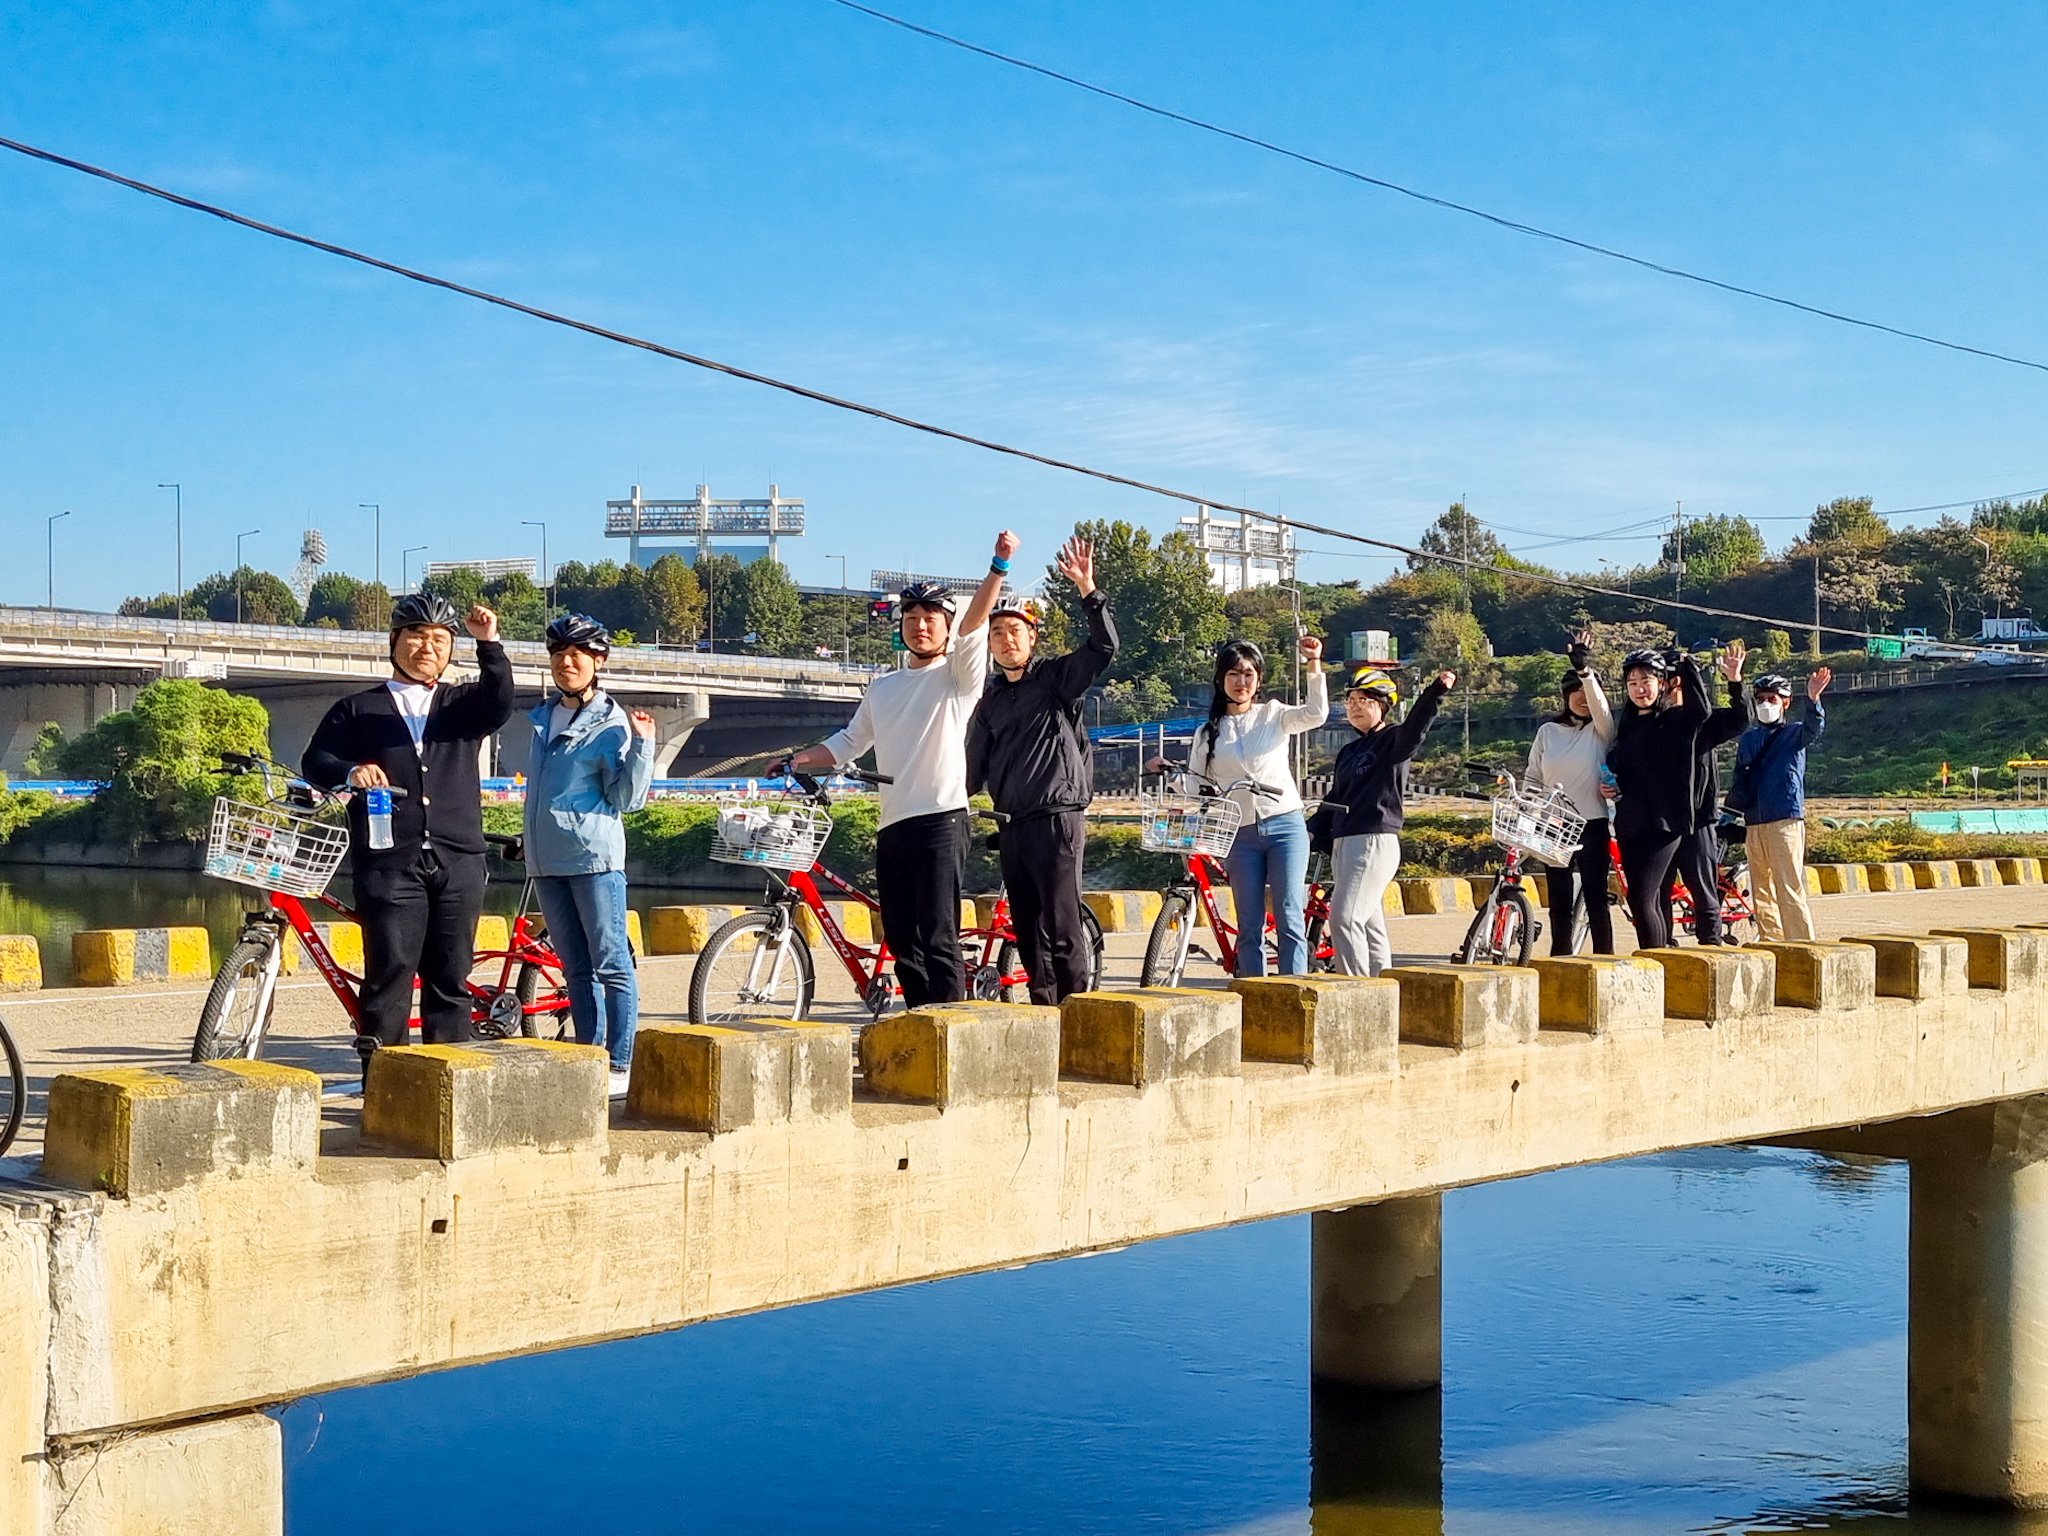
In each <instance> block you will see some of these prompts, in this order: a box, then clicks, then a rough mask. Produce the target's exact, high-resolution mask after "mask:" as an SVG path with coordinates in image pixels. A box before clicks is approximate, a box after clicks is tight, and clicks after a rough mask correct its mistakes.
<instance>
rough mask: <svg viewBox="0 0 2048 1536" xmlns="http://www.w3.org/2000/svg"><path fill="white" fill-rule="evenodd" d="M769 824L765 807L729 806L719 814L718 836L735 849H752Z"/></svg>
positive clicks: (722, 808)
mask: <svg viewBox="0 0 2048 1536" xmlns="http://www.w3.org/2000/svg"><path fill="white" fill-rule="evenodd" d="M768 822H769V815H768V807H767V806H765V805H728V806H723V807H721V808H720V810H719V812H718V835H719V836H720V837H721V838H723V839H724V840H725V842H726V843H727V844H728V845H729V846H731V847H734V848H751V847H753V846H754V840H755V838H756V837H758V836H759V835H760V833H761V832H762V831H764V830H765V829H766V828H767V826H768Z"/></svg>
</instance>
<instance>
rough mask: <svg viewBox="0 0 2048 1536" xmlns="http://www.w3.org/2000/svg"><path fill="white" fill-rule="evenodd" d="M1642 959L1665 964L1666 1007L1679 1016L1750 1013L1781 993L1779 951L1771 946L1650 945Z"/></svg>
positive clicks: (1711, 1019) (1711, 1018) (1765, 1009)
mask: <svg viewBox="0 0 2048 1536" xmlns="http://www.w3.org/2000/svg"><path fill="white" fill-rule="evenodd" d="M1636 958H1637V959H1638V960H1654V961H1656V962H1657V964H1659V965H1661V966H1663V967H1664V1011H1665V1012H1666V1013H1667V1014H1669V1015H1670V1016H1671V1017H1672V1018H1674V1019H1704V1020H1705V1021H1706V1022H1708V1023H1710V1024H1713V1023H1718V1022H1720V1021H1721V1020H1723V1019H1748V1018H1754V1017H1756V1016H1757V1015H1759V1014H1765V1013H1769V1012H1770V1011H1771V1009H1772V1008H1773V1007H1774V1006H1775V1005H1776V1002H1777V995H1778V957H1777V956H1776V955H1774V954H1772V953H1771V952H1770V951H1769V950H1767V949H1753V948H1744V949H1725V948H1714V947H1708V948H1704V949H1645V950H1638V951H1637V952H1636Z"/></svg>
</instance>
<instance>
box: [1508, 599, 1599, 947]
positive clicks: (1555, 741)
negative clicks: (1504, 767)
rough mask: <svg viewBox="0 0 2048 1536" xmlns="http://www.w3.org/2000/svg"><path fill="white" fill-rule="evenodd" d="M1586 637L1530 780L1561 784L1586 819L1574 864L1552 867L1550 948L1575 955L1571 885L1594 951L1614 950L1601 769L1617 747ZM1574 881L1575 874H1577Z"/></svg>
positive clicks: (1577, 638) (1542, 735)
mask: <svg viewBox="0 0 2048 1536" xmlns="http://www.w3.org/2000/svg"><path fill="white" fill-rule="evenodd" d="M1587 642H1588V636H1587V635H1586V634H1585V632H1584V631H1581V632H1580V633H1578V634H1576V635H1573V636H1572V648H1571V663H1572V665H1571V670H1570V671H1568V672H1566V673H1565V675H1564V681H1563V682H1562V683H1561V684H1560V685H1559V689H1558V691H1559V692H1560V693H1561V694H1562V695H1563V699H1562V705H1563V707H1562V708H1560V709H1559V710H1558V712H1557V713H1556V714H1555V715H1553V716H1552V717H1551V718H1550V719H1548V720H1546V721H1544V722H1543V724H1542V725H1541V726H1539V727H1538V728H1537V731H1536V742H1535V745H1534V746H1532V747H1530V748H1529V772H1528V775H1527V782H1529V783H1530V784H1538V785H1542V786H1543V787H1544V788H1546V789H1561V790H1563V791H1564V794H1565V798H1566V799H1567V800H1569V801H1571V804H1572V809H1573V810H1575V811H1577V812H1578V813H1579V814H1580V815H1581V816H1583V817H1585V818H1586V836H1585V841H1584V842H1582V843H1580V844H1579V851H1578V853H1577V855H1576V856H1575V857H1574V858H1573V859H1572V861H1571V863H1570V864H1568V865H1566V866H1565V867H1564V868H1562V869H1552V870H1551V871H1550V881H1549V883H1550V952H1551V953H1552V954H1553V955H1568V954H1570V953H1571V952H1572V947H1573V940H1574V939H1575V937H1576V935H1575V934H1574V933H1573V932H1572V900H1573V888H1574V887H1575V886H1580V885H1583V886H1584V888H1585V892H1586V927H1587V929H1588V930H1589V931H1590V933H1591V934H1592V938H1593V953H1594V954H1596V955H1611V954H1613V953H1614V915H1613V912H1612V911H1611V909H1610V908H1609V907H1608V905H1607V867H1608V854H1607V801H1606V799H1605V797H1603V796H1602V795H1601V793H1600V769H1601V768H1602V766H1603V765H1604V764H1605V763H1606V761H1607V749H1608V748H1609V747H1611V746H1613V745H1614V730H1615V726H1614V714H1613V711H1611V710H1610V709H1609V708H1608V707H1607V695H1606V694H1605V693H1603V692H1602V691H1601V688H1600V679H1599V678H1598V677H1596V676H1595V675H1594V673H1593V669H1592V668H1591V667H1590V666H1589V665H1587V662H1586V646H1587ZM1574 876H1576V877H1577V878H1576V879H1574V878H1573V877H1574Z"/></svg>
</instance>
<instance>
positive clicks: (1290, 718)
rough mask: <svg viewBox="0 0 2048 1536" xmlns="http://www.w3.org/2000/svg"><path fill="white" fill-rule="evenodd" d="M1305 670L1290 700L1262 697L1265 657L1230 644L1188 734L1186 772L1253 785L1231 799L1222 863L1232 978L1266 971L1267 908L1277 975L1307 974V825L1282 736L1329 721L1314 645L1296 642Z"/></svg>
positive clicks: (1245, 645)
mask: <svg viewBox="0 0 2048 1536" xmlns="http://www.w3.org/2000/svg"><path fill="white" fill-rule="evenodd" d="M1301 659H1302V664H1303V666H1305V667H1306V668H1307V669H1308V690H1307V697H1306V698H1304V699H1303V700H1302V701H1301V703H1299V704H1282V703H1281V702H1280V701H1279V700H1278V699H1261V698H1260V697H1259V688H1260V685H1261V684H1262V683H1263V682H1264V681H1265V675H1266V658H1265V657H1264V656H1263V655H1262V654H1261V653H1260V651H1259V648H1258V647H1257V646H1256V645H1253V644H1252V643H1251V641H1249V640H1233V641H1231V642H1230V643H1229V644H1228V645H1226V646H1224V647H1223V649H1222V650H1221V651H1220V652H1218V653H1217V657H1216V691H1215V694H1214V696H1213V697H1212V698H1211V699H1210V702H1209V719H1208V722H1207V723H1206V724H1204V725H1203V726H1202V728H1201V729H1200V730H1198V731H1196V732H1195V742H1194V746H1193V748H1192V749H1191V750H1190V751H1189V753H1188V766H1189V767H1190V768H1192V769H1193V770H1194V771H1195V772H1197V773H1201V774H1206V775H1208V777H1210V778H1211V779H1214V780H1216V782H1218V783H1219V784H1230V783H1233V782H1235V781H1236V780H1238V779H1249V780H1251V782H1252V784H1253V785H1254V786H1256V787H1255V788H1252V789H1239V790H1234V791H1232V793H1231V797H1230V798H1231V799H1233V800H1235V801H1236V802H1237V805H1238V808H1239V809H1240V810H1241V811H1243V812H1244V820H1243V821H1242V822H1240V823H1239V824H1238V830H1237V841H1236V842H1234V843H1232V844H1231V845H1230V857H1229V858H1228V859H1227V860H1225V862H1224V867H1225V868H1226V869H1227V870H1228V871H1229V874H1230V895H1231V899H1232V901H1233V902H1234V903H1235V905H1236V907H1237V974H1238V975H1240V976H1263V975H1265V974H1266V946H1265V943H1264V942H1263V935H1264V934H1265V931H1266V903H1267V898H1268V895H1269V894H1270V896H1271V899H1272V906H1273V927H1274V930H1275V931H1274V937H1275V938H1276V939H1277V940H1278V941H1279V951H1280V954H1279V964H1280V974H1281V975H1283V976H1302V975H1306V974H1307V973H1308V968H1309V953H1308V932H1307V925H1306V923H1305V922H1304V920H1303V917H1302V904H1303V902H1304V900H1305V899H1306V897H1307V894H1308V892H1307V886H1308V824H1307V822H1306V821H1305V820H1304V819H1303V818H1302V814H1301V790H1300V788H1299V787H1298V786H1297V785H1296V784H1295V782H1294V771H1293V770H1292V769H1291V768H1289V767H1288V764H1287V747H1288V742H1289V739H1290V738H1291V737H1294V736H1297V735H1299V734H1300V733H1301V732H1303V731H1312V730H1314V729H1315V728H1316V727H1317V726H1319V725H1323V724H1326V723H1327V722H1328V720H1329V718H1330V685H1329V682H1328V680H1327V679H1326V678H1325V677H1324V676H1323V642H1322V641H1320V640H1318V639H1316V638H1315V637H1314V636H1313V635H1304V636H1303V637H1302V640H1301Z"/></svg>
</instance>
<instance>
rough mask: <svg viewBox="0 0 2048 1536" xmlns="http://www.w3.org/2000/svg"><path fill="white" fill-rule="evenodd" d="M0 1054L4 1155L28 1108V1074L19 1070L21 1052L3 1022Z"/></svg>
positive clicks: (0, 1121) (0, 1138) (0, 1139)
mask: <svg viewBox="0 0 2048 1536" xmlns="http://www.w3.org/2000/svg"><path fill="white" fill-rule="evenodd" d="M0 1054H4V1055H5V1056H6V1057H7V1061H6V1068H7V1075H6V1076H5V1077H4V1078H0V1153H4V1152H5V1151H6V1150H7V1149H8V1148H9V1147H11V1146H13V1145H14V1137H15V1133H16V1132H18V1131H19V1130H20V1129H21V1115H22V1111H23V1110H25V1109H27V1108H28V1074H27V1073H25V1072H23V1071H22V1069H21V1050H20V1048H19V1047H18V1046H16V1045H15V1043H14V1036H12V1035H10V1034H9V1033H7V1025H6V1023H5V1022H4V1021H0Z"/></svg>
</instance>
